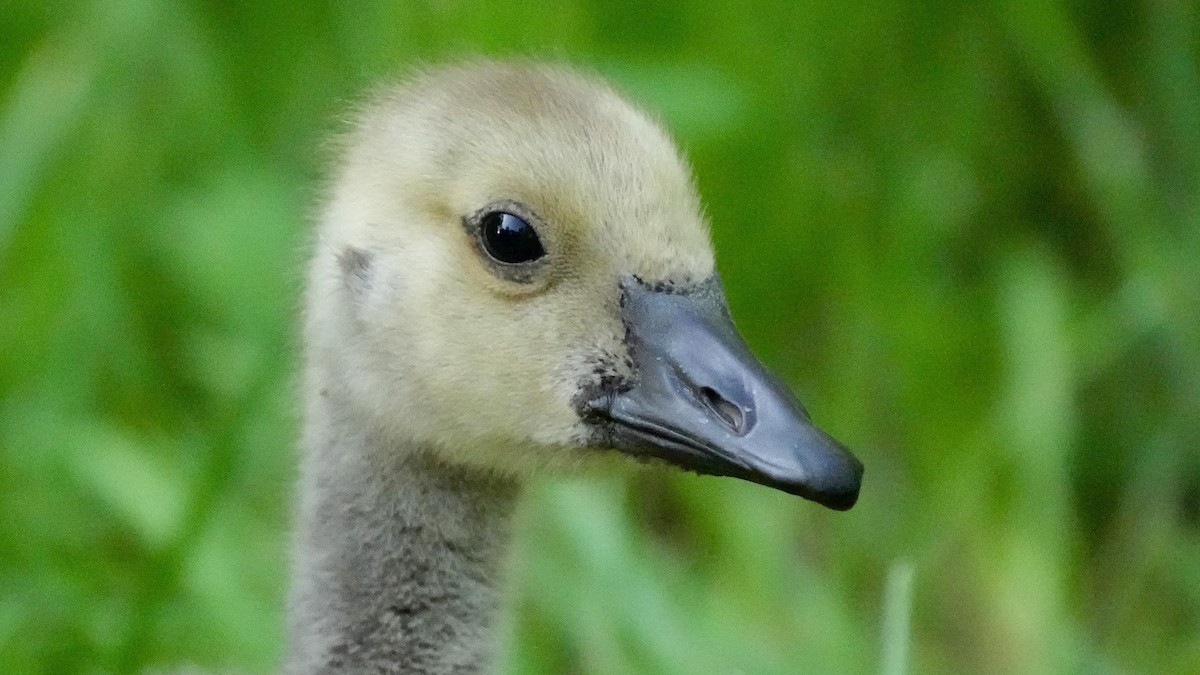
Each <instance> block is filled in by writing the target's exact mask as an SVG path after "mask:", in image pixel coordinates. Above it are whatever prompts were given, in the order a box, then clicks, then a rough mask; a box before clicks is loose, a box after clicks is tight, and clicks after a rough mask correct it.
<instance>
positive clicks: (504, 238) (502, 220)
mask: <svg viewBox="0 0 1200 675" xmlns="http://www.w3.org/2000/svg"><path fill="white" fill-rule="evenodd" d="M479 240H480V242H481V243H482V244H483V250H484V251H486V252H487V254H488V255H489V256H491V258H492V259H493V260H495V261H496V262H499V263H503V264H505V265H519V264H521V263H528V262H533V261H535V260H537V259H539V258H541V257H542V256H544V255H546V249H545V248H543V247H542V240H541V239H539V238H538V235H537V231H536V230H534V229H533V226H532V225H530V224H529V222H528V221H526V220H525V219H524V218H522V217H520V216H517V215H514V214H512V213H508V212H507V211H492V212H490V213H486V214H484V215H483V217H482V218H480V219H479Z"/></svg>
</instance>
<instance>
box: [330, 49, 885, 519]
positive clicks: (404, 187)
mask: <svg viewBox="0 0 1200 675" xmlns="http://www.w3.org/2000/svg"><path fill="white" fill-rule="evenodd" d="M317 237H318V241H317V245H316V255H315V256H314V259H313V260H314V262H313V264H312V268H311V270H310V273H311V275H312V279H311V283H310V285H309V288H310V291H309V292H310V297H309V307H310V311H309V315H308V317H307V328H306V329H307V338H308V341H309V344H310V345H312V351H311V352H310V368H309V372H310V377H313V378H316V380H317V382H314V383H313V384H314V386H313V387H310V391H319V392H320V396H321V397H322V398H323V399H325V400H328V401H336V402H337V403H338V404H339V406H340V408H339V409H340V410H341V411H342V413H341V414H342V415H345V416H349V418H350V419H351V420H353V421H354V422H355V423H356V424H360V425H362V426H363V427H364V428H369V429H371V430H373V431H372V433H376V434H379V436H380V437H382V438H384V439H386V440H387V442H388V444H389V445H390V447H392V448H394V452H398V453H400V452H423V453H427V454H429V455H431V456H432V457H434V458H436V459H438V460H440V461H444V462H446V463H449V464H456V465H468V466H473V467H482V468H484V469H487V470H489V471H495V472H500V473H504V474H509V475H523V474H529V473H536V472H545V471H563V470H573V469H575V468H577V467H580V466H585V465H589V464H596V463H606V462H610V461H611V460H612V458H616V457H633V458H636V459H638V460H642V461H647V462H652V463H666V464H670V465H674V466H677V467H680V468H683V469H687V470H692V471H696V472H699V473H704V474H713V475H727V476H734V477H738V478H742V479H745V480H750V481H754V482H756V483H761V484H764V485H768V486H771V487H774V488H777V489H780V490H784V491H786V492H789V493H793V494H797V495H800V496H803V497H806V498H808V499H812V500H815V501H817V502H820V503H822V504H825V505H827V506H829V507H832V508H835V509H846V508H849V507H850V506H852V505H853V504H854V502H855V500H856V498H857V495H858V490H859V483H860V480H861V475H862V466H861V464H860V463H859V462H858V460H857V459H855V458H854V457H853V455H851V454H850V453H849V452H848V451H847V450H846V449H845V448H844V447H843V446H842V445H840V444H839V443H838V442H837V441H835V440H833V439H832V438H831V437H830V436H828V435H826V434H825V433H824V432H822V431H820V430H819V429H817V427H816V426H814V425H813V423H812V421H811V420H810V419H809V416H808V413H807V412H806V411H805V409H804V407H803V406H802V405H801V404H800V403H799V402H798V401H797V400H796V398H795V397H794V396H793V395H792V393H791V392H790V391H789V390H788V388H787V387H786V386H785V385H783V384H782V383H781V382H780V381H779V380H778V379H776V378H775V377H773V376H772V375H771V374H770V373H769V372H768V371H767V370H766V369H765V368H764V367H763V366H762V365H761V364H760V363H759V361H758V360H756V359H755V357H754V356H753V355H752V354H751V352H750V350H749V349H748V348H747V346H746V344H745V343H744V342H743V340H742V338H741V337H740V336H739V335H738V333H737V331H736V329H735V328H734V325H733V323H732V320H731V318H730V315H729V312H728V310H727V308H726V302H725V299H724V297H723V294H722V291H721V286H720V282H719V279H718V277H717V274H716V272H715V269H714V263H713V252H712V247H711V245H710V243H709V236H708V227H707V224H706V222H705V219H704V216H703V214H702V211H701V208H700V204H699V200H698V198H697V195H696V192H695V190H694V188H693V183H692V179H691V177H690V173H689V170H688V169H687V167H686V165H685V163H684V161H683V160H682V159H681V157H680V154H679V152H678V151H677V150H676V149H675V147H674V145H673V144H672V142H671V141H670V140H669V139H668V137H667V135H666V134H665V133H664V132H663V130H662V129H661V128H660V127H659V126H658V125H657V124H656V123H655V122H653V121H652V120H650V119H649V118H648V117H646V116H645V115H644V114H642V113H641V112H639V111H637V110H636V109H635V108H634V107H633V106H631V105H630V104H629V103H627V102H626V101H625V100H624V99H623V98H622V97H621V96H619V95H618V94H616V93H615V92H614V91H613V90H611V89H610V88H608V87H607V86H605V85H604V84H602V83H599V82H596V81H594V80H592V79H589V78H586V77H583V76H580V75H578V74H575V73H573V72H571V71H567V70H565V69H560V68H555V67H547V66H535V65H524V64H494V63H484V64H471V65H465V66H458V67H452V68H442V69H438V70H433V71H430V72H427V73H425V74H422V75H419V76H417V77H416V78H414V79H413V80H412V81H410V82H408V83H406V84H405V85H403V86H400V87H397V88H393V89H389V90H386V91H385V92H383V93H382V94H380V95H378V96H377V97H376V98H375V99H374V100H373V101H372V102H370V103H369V104H367V105H366V106H364V107H363V109H362V110H361V111H360V113H359V114H358V115H357V119H356V121H355V124H354V125H353V131H352V132H350V133H349V134H348V136H347V137H346V139H345V146H344V153H343V161H342V162H341V164H340V169H339V170H338V172H337V173H336V175H335V177H334V182H333V188H332V191H331V193H330V195H329V198H328V200H327V201H326V204H325V207H324V209H323V214H322V217H321V225H320V227H319V228H318V234H317Z"/></svg>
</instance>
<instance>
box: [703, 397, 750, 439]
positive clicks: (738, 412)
mask: <svg viewBox="0 0 1200 675" xmlns="http://www.w3.org/2000/svg"><path fill="white" fill-rule="evenodd" d="M700 398H701V400H703V401H704V404H705V405H706V406H708V408H709V409H710V410H712V411H713V412H714V413H715V414H716V415H717V417H719V418H720V419H721V421H723V422H725V424H726V425H728V426H729V427H730V428H731V429H733V430H734V432H736V433H739V434H740V433H741V432H742V428H743V427H744V426H745V424H746V415H745V413H743V412H742V409H741V408H740V407H738V406H737V404H735V403H733V402H732V401H730V400H729V399H727V398H725V397H724V396H721V395H720V394H719V393H717V390H716V389H713V388H712V387H700Z"/></svg>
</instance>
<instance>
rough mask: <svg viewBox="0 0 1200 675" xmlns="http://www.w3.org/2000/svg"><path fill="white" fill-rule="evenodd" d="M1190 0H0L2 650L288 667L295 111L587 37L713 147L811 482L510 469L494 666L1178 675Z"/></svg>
mask: <svg viewBox="0 0 1200 675" xmlns="http://www.w3.org/2000/svg"><path fill="white" fill-rule="evenodd" d="M1198 45H1200V9H1198V6H1197V4H1196V3H1192V2H1186V1H1185V0H1142V1H1140V2H1131V1H1126V0H1122V1H1113V2H1101V1H1092V0H1075V1H1073V2H1061V1H1055V0H1045V1H1042V2H1037V1H1029V2H1026V1H1014V2H1007V1H999V0H995V1H984V2H979V3H955V2H937V1H925V2H921V1H912V0H909V1H905V2H898V1H892V0H862V1H860V2H840V1H835V0H800V1H787V2H785V1H780V2H757V1H756V2H748V1H746V0H703V1H701V0H670V1H667V2H643V1H632V0H628V1H624V2H582V1H578V0H559V1H557V2H553V3H533V2H521V3H501V2H475V1H472V0H439V1H436V2H433V1H430V2H409V1H404V2H402V1H399V0H396V1H391V2H384V1H381V0H364V1H362V2H334V1H325V2H298V3H268V2H241V3H238V2H231V1H228V0H226V1H217V0H90V1H87V0H76V1H72V2H39V1H24V2H22V1H16V2H14V1H13V0H0V672H2V673H18V674H20V673H55V674H58V673H76V672H79V673H106V672H144V671H146V670H150V669H156V668H160V667H173V666H178V665H180V664H188V663H190V664H198V665H201V666H204V667H206V668H210V669H213V670H218V671H219V670H233V671H236V672H266V671H270V670H271V669H272V668H273V667H274V665H275V664H276V663H277V662H278V658H279V654H280V650H281V643H282V629H281V627H282V597H283V593H284V588H285V585H286V545H287V537H288V535H287V528H288V520H289V510H290V499H291V483H292V479H293V477H294V468H293V464H294V452H293V442H294V439H295V437H296V418H295V417H296V416H295V409H296V405H295V403H294V401H295V398H296V396H295V388H296V360H297V359H296V354H297V351H298V345H297V344H296V338H295V335H294V327H295V325H296V314H297V308H298V299H297V291H298V285H299V278H300V273H299V267H300V265H301V261H302V259H303V242H304V239H305V236H306V235H305V233H306V230H307V229H308V225H309V222H310V218H309V216H310V213H311V210H312V208H311V207H312V204H313V202H314V195H315V193H316V191H317V190H318V188H319V185H320V181H321V175H322V164H323V158H324V157H325V154H324V153H325V150H324V149H323V139H324V138H326V137H327V136H328V134H329V132H330V131H332V130H334V129H336V128H337V126H338V124H337V120H338V117H339V114H340V111H342V110H344V108H345V106H346V104H347V102H349V101H352V100H354V98H355V97H356V96H358V95H359V93H360V92H361V91H362V90H363V89H365V88H367V87H368V86H370V85H372V84H373V83H376V82H377V81H379V80H380V79H382V78H387V77H389V76H391V75H393V74H394V73H396V72H398V71H403V69H404V68H405V67H406V66H408V65H410V64H413V63H417V62H430V61H433V62H436V61H442V60H446V59H459V58H463V57H467V56H472V55H506V54H519V55H534V56H540V57H546V58H552V59H564V60H569V61H572V62H576V63H579V64H583V65H586V66H588V67H590V68H593V69H596V70H598V71H599V72H601V73H603V74H605V75H607V76H608V77H610V78H611V79H613V80H614V81H615V82H616V83H617V84H618V85H619V86H620V87H621V88H623V89H624V90H625V91H626V92H628V93H629V95H630V96H631V97H633V98H634V99H636V100H638V101H639V102H641V103H642V104H643V105H645V106H646V107H648V108H650V109H652V110H654V111H656V112H657V114H659V115H660V116H661V117H662V118H663V119H664V120H665V122H666V123H667V124H668V126H669V127H670V128H671V129H672V130H673V131H674V133H675V134H676V136H677V138H678V140H679V142H680V143H681V145H682V146H683V147H684V148H685V149H686V151H687V153H688V154H689V156H690V157H691V159H692V161H693V162H694V164H695V167H696V173H697V176H698V182H699V185H700V189H701V192H702V194H703V195H704V199H705V203H706V207H707V210H708V213H709V215H710V216H711V219H712V223H713V229H714V235H713V236H714V240H715V245H716V248H717V257H718V263H719V266H720V269H721V271H722V274H723V276H724V278H725V281H726V285H727V290H728V296H729V299H730V302H731V305H732V309H733V313H734V315H735V317H736V318H737V320H738V323H739V325H740V327H741V328H742V330H743V332H744V333H745V334H746V336H747V339H748V340H749V342H750V343H751V345H752V347H753V348H754V349H755V350H756V351H757V352H758V354H759V355H760V356H761V357H762V358H763V359H764V360H765V361H766V362H767V363H768V364H769V365H770V366H771V367H772V368H774V369H776V370H777V371H779V372H780V373H781V374H782V375H784V376H785V377H786V378H787V379H788V380H789V382H791V383H792V385H793V386H794V387H795V388H796V389H797V391H798V392H800V394H801V397H802V398H803V399H804V400H805V401H806V402H807V403H808V404H809V408H810V410H811V411H812V412H813V414H814V416H815V417H816V419H817V420H818V421H819V422H820V423H821V424H822V426H824V427H825V428H827V429H829V430H830V431H831V432H833V433H834V434H835V435H837V436H839V437H840V438H842V439H843V440H845V441H846V442H847V444H849V445H850V446H851V447H853V448H855V449H856V451H857V452H858V454H859V456H860V457H861V458H862V459H863V460H864V462H865V463H866V466H867V474H866V482H865V484H864V487H863V496H862V499H861V501H860V503H859V505H858V506H857V507H856V508H855V509H854V510H853V511H851V512H849V513H845V514H838V513H833V512H829V511H825V510H823V509H820V508H819V507H816V506H815V505H812V504H810V503H807V502H802V501H800V500H797V499H795V498H791V497H788V496H786V495H782V494H778V493H774V492H772V491H770V490H766V489H763V488H759V487H757V486H753V485H748V484H742V483H739V482H736V481H730V480H720V479H711V478H699V477H692V476H682V475H664V474H662V473H642V474H636V475H633V476H631V477H624V478H622V477H600V478H596V479H592V480H574V481H548V482H546V483H545V484H540V485H538V486H537V487H536V488H535V489H534V490H533V491H532V495H531V499H530V501H529V505H528V508H527V509H526V510H525V512H524V513H523V516H522V519H523V521H524V522H523V524H522V535H521V539H520V541H519V542H518V547H517V549H518V550H517V556H516V562H515V564H514V567H513V581H514V583H513V590H512V594H511V603H510V604H511V607H512V612H511V615H510V619H509V621H508V623H507V625H506V628H505V631H506V633H505V634H506V637H505V640H504V644H505V648H504V652H503V662H504V664H505V668H506V670H507V672H513V673H516V672H521V673H559V672H576V673H623V672H645V673H709V672H711V673H796V672H813V673H862V672H866V673H871V672H879V673H888V674H891V673H900V672H903V671H904V670H905V669H907V670H908V671H909V672H918V673H976V672H978V673H989V672H994V673H1051V672H1053V673H1150V672H1154V673H1159V672H1177V673H1196V672H1200V66H1198V63H1200V47H1198Z"/></svg>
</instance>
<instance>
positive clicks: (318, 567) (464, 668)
mask: <svg viewBox="0 0 1200 675" xmlns="http://www.w3.org/2000/svg"><path fill="white" fill-rule="evenodd" d="M329 403H330V402H329V401H328V400H327V399H322V400H319V401H317V402H315V403H310V413H312V412H313V411H314V408H316V409H321V408H324V409H325V411H326V412H327V411H328V409H329ZM313 417H316V419H317V421H316V422H314V420H313ZM354 426H355V425H354V424H352V423H348V422H345V421H343V422H342V423H339V421H338V420H336V419H331V417H330V416H324V417H321V416H310V420H309V427H308V429H307V433H306V438H305V443H304V445H305V446H306V447H305V448H304V455H305V456H304V458H303V464H302V467H301V486H300V512H299V523H298V526H299V531H298V533H297V541H296V549H295V554H296V559H295V561H294V565H293V566H294V570H293V574H294V578H293V583H292V590H291V597H290V603H291V606H290V608H289V610H290V614H291V619H290V620H291V625H290V632H291V635H290V638H291V642H290V645H289V653H288V655H287V665H286V667H285V672H287V673H292V674H296V675H298V674H300V673H341V672H347V673H430V674H432V673H477V672H486V671H487V670H489V668H490V664H491V658H492V652H493V642H494V639H495V637H494V634H495V630H494V623H495V616H496V612H497V606H498V604H499V597H500V588H501V582H502V578H503V576H504V575H503V567H504V558H505V550H506V547H507V542H508V540H509V535H510V526H511V520H512V515H513V511H514V508H515V503H516V496H517V488H516V485H515V483H514V482H512V481H510V480H504V479H500V478H496V477H494V476H490V475H484V474H482V473H477V472H473V471H471V470H469V469H464V468H450V467H446V466H444V465H442V464H440V463H438V462H436V461H434V460H433V459H431V458H430V457H429V456H428V455H427V454H426V453H424V452H421V451H419V450H415V449H413V448H400V447H392V446H393V445H394V444H392V443H389V442H387V441H386V440H384V438H383V437H382V436H381V435H379V434H376V433H372V432H369V431H364V430H361V429H353V428H352V427H354Z"/></svg>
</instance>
